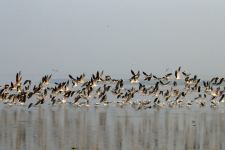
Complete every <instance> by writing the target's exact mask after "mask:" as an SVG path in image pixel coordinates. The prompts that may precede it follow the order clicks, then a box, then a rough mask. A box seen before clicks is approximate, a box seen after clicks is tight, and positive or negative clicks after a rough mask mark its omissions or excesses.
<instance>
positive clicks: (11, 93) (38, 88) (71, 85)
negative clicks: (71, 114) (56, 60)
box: [0, 67, 225, 110]
mask: <svg viewBox="0 0 225 150" xmlns="http://www.w3.org/2000/svg"><path fill="white" fill-rule="evenodd" d="M142 74H143V76H142V77H141V73H140V71H137V72H135V71H133V70H131V77H130V79H129V80H123V79H113V78H112V77H111V76H110V75H105V74H104V72H103V71H101V72H100V71H97V72H96V73H95V74H92V76H91V78H90V79H87V78H86V76H85V74H81V75H79V76H77V77H74V76H73V75H69V76H68V77H69V78H68V79H67V80H65V81H61V82H54V80H53V79H52V75H45V76H44V77H42V79H41V82H40V83H38V84H34V83H33V82H32V81H31V80H25V81H23V80H22V75H21V72H19V73H17V74H16V80H15V82H11V83H10V84H4V85H1V86H0V101H1V103H3V104H8V105H23V106H25V107H27V108H28V109H31V108H33V107H37V106H39V105H42V104H48V105H65V104H69V105H72V106H75V107H90V106H95V107H97V106H108V105H116V106H120V107H124V106H131V107H132V108H134V109H136V110H140V109H150V108H160V107H170V108H178V107H188V108H190V107H191V106H197V107H212V108H216V107H218V106H224V105H222V104H224V102H225V87H224V82H225V79H224V78H223V77H213V78H212V79H210V80H208V81H206V80H201V79H200V78H198V77H197V75H191V74H190V73H187V72H185V71H182V70H181V67H179V68H178V69H176V70H175V72H173V73H167V74H165V75H163V76H161V77H159V76H156V75H154V74H152V73H151V74H148V73H146V72H142Z"/></svg>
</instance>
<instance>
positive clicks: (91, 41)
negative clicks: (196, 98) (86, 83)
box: [0, 0, 225, 76]
mask: <svg viewBox="0 0 225 150" xmlns="http://www.w3.org/2000/svg"><path fill="white" fill-rule="evenodd" d="M0 54H1V55H0V56H1V57H0V64H1V65H0V70H1V72H0V75H1V76H8V74H10V75H11V74H14V73H16V72H17V71H18V70H21V71H22V72H23V73H24V74H27V75H37V74H43V73H50V72H51V71H52V69H58V70H59V72H58V73H57V74H58V76H62V75H64V74H68V73H74V74H79V73H81V72H85V73H87V74H88V73H91V72H94V71H96V70H97V69H98V70H101V69H104V70H105V71H106V72H108V73H111V74H115V75H116V74H117V75H118V74H126V73H130V69H131V68H133V69H135V70H137V69H139V70H145V71H146V72H153V73H163V72H165V70H166V69H167V68H169V69H170V70H174V69H176V68H177V67H178V66H180V65H181V66H183V68H184V69H187V70H188V71H190V72H193V73H197V74H200V75H203V76H204V75H205V76H210V75H214V74H221V75H225V1H224V0H36V1H34V0H0Z"/></svg>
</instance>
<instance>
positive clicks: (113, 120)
mask: <svg viewBox="0 0 225 150" xmlns="http://www.w3.org/2000/svg"><path fill="white" fill-rule="evenodd" d="M224 139H225V113H224V111H223V110H218V109H217V110H213V109H211V110H208V109H204V108H202V109H199V110H197V109H196V110H187V109H175V110H174V109H173V110H172V109H159V110H157V109H149V110H140V111H136V110H134V109H131V108H128V107H127V108H119V107H112V106H111V107H92V108H74V107H72V106H70V105H65V106H55V107H48V106H40V107H36V108H32V109H31V110H27V109H26V108H23V107H21V106H17V107H15V106H13V107H10V106H6V105H5V106H1V108H0V149H1V150H31V149H32V150H40V149H41V150H42V149H43V150H58V149H59V150H70V149H72V148H74V149H80V150H85V149H91V150H105V149H109V150H110V149H112V150H115V149H118V150H119V149H129V150H131V149H134V150H137V149H152V150H156V149H163V150H164V149H169V150H176V149H177V150H183V149H202V150H205V149H221V150H222V149H225V142H224Z"/></svg>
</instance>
